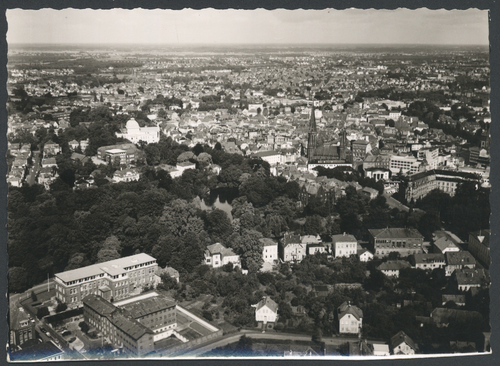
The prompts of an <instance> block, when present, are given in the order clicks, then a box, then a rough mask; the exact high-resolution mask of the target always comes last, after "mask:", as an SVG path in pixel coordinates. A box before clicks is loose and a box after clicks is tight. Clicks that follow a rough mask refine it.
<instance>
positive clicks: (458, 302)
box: [441, 295, 465, 306]
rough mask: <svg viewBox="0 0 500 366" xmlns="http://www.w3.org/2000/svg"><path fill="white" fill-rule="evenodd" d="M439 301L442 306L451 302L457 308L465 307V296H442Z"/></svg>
mask: <svg viewBox="0 0 500 366" xmlns="http://www.w3.org/2000/svg"><path fill="white" fill-rule="evenodd" d="M441 300H442V305H446V303H448V302H450V301H453V302H454V303H455V304H456V305H458V306H465V295H442V296H441Z"/></svg>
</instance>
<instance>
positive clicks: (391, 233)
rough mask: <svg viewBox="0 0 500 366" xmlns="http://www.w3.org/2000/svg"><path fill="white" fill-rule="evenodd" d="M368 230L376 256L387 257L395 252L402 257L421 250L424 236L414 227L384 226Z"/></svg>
mask: <svg viewBox="0 0 500 366" xmlns="http://www.w3.org/2000/svg"><path fill="white" fill-rule="evenodd" d="M368 232H369V233H370V244H371V247H372V248H373V251H374V253H375V256H377V257H387V256H389V254H390V253H391V252H397V253H399V254H400V255H401V256H402V257H406V256H408V255H411V254H418V253H422V252H423V249H422V245H423V242H424V237H423V235H422V234H420V232H419V231H418V230H416V229H408V228H386V229H370V230H368Z"/></svg>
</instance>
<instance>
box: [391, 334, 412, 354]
mask: <svg viewBox="0 0 500 366" xmlns="http://www.w3.org/2000/svg"><path fill="white" fill-rule="evenodd" d="M390 346H391V352H392V354H393V355H414V354H416V353H417V352H418V347H417V345H416V344H415V342H413V339H411V338H410V337H408V335H407V334H406V333H405V332H403V331H400V332H399V333H398V334H396V335H395V336H393V337H392V338H391V342H390Z"/></svg>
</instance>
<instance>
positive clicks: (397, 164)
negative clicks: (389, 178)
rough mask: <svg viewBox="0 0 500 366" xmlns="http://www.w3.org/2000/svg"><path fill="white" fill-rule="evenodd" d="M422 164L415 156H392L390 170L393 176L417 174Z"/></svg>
mask: <svg viewBox="0 0 500 366" xmlns="http://www.w3.org/2000/svg"><path fill="white" fill-rule="evenodd" d="M420 164H421V162H420V161H418V160H417V158H416V157H414V156H413V155H391V160H390V162H389V169H390V170H391V172H392V174H398V173H400V172H401V173H403V174H407V173H409V174H415V173H417V172H418V171H419V169H420Z"/></svg>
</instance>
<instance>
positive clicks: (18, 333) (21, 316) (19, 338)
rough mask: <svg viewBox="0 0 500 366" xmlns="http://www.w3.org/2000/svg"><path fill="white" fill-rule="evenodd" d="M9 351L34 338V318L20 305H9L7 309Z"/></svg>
mask: <svg viewBox="0 0 500 366" xmlns="http://www.w3.org/2000/svg"><path fill="white" fill-rule="evenodd" d="M9 320H10V322H9V324H10V327H9V331H10V342H9V346H10V349H11V351H13V350H15V349H17V347H20V346H22V345H23V344H24V343H26V342H28V341H30V340H33V339H36V335H35V320H34V319H32V318H31V316H30V315H29V314H28V313H27V312H26V311H24V308H22V307H20V306H15V305H11V306H10V311H9Z"/></svg>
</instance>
